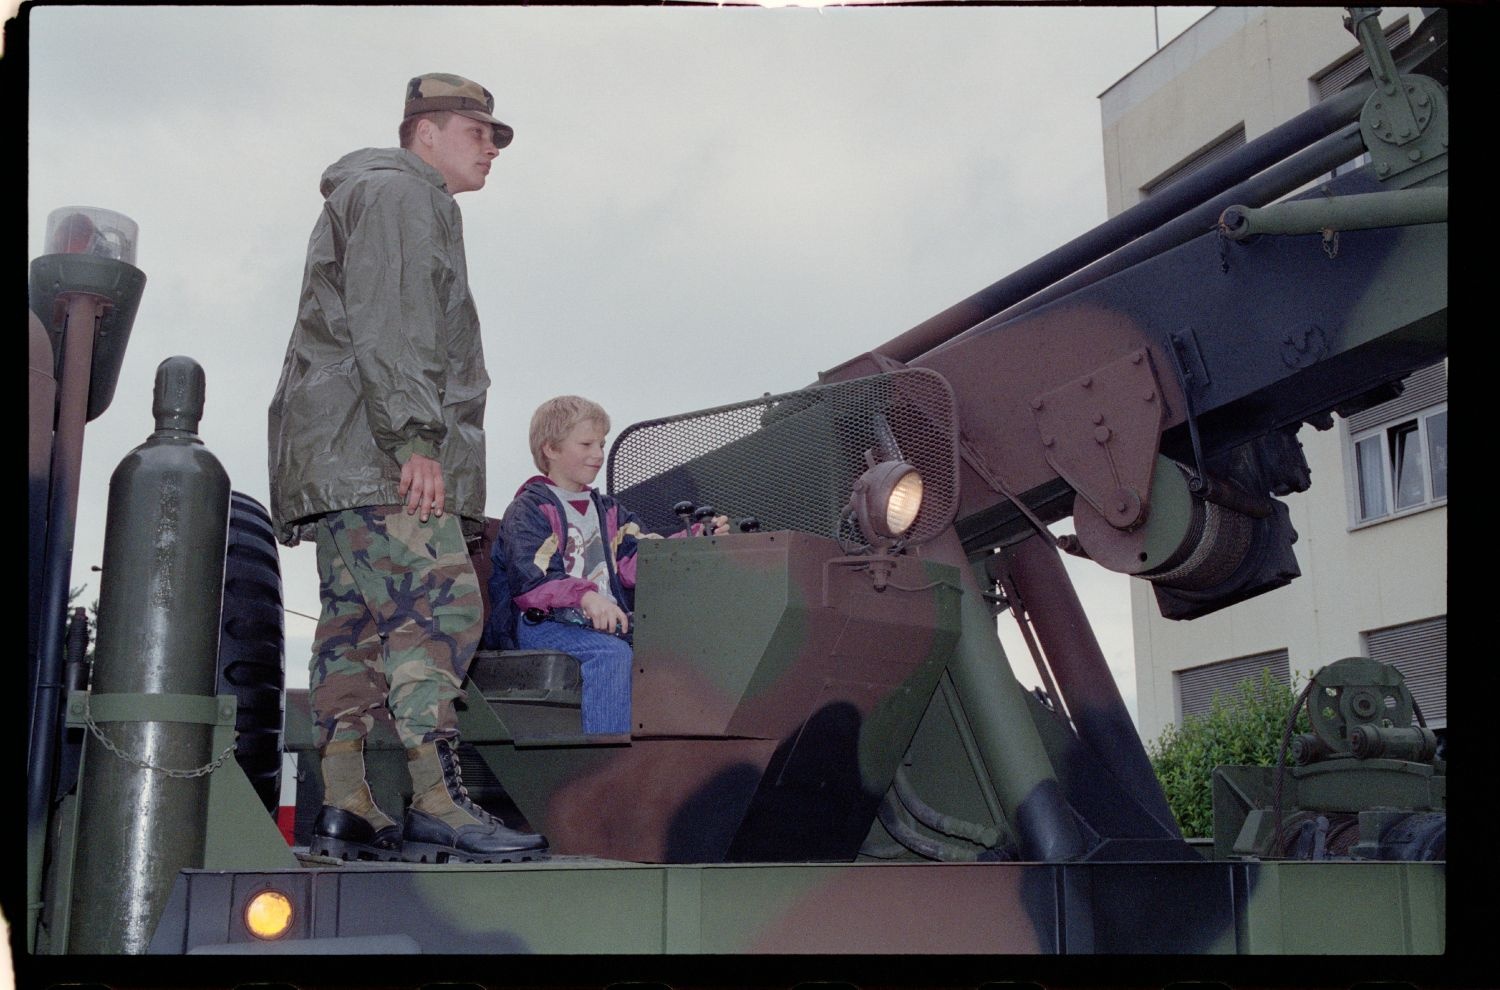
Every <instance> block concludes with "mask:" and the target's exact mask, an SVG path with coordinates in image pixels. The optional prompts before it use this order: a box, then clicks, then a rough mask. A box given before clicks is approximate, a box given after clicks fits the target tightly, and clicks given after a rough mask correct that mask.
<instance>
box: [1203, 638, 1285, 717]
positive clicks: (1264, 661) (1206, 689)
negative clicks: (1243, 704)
mask: <svg viewBox="0 0 1500 990" xmlns="http://www.w3.org/2000/svg"><path fill="white" fill-rule="evenodd" d="M1265 669H1269V670H1270V671H1271V676H1272V677H1274V678H1276V680H1278V681H1280V682H1281V683H1282V684H1290V683H1291V675H1290V667H1289V663H1288V654H1287V651H1286V650H1272V651H1271V652H1269V653H1256V654H1252V655H1251V656H1247V657H1236V658H1234V659H1233V660H1221V661H1219V662H1218V663H1210V664H1205V665H1204V666H1202V667H1193V668H1191V669H1189V670H1179V671H1177V674H1176V681H1177V719H1178V724H1181V722H1182V720H1183V719H1184V718H1187V717H1188V716H1189V715H1207V714H1208V713H1209V712H1210V711H1211V710H1212V709H1213V701H1214V695H1216V694H1221V695H1224V696H1225V697H1226V698H1227V697H1229V696H1231V695H1233V694H1234V693H1235V692H1236V691H1237V690H1238V689H1239V686H1240V682H1242V681H1258V680H1260V672H1261V671H1262V670H1265Z"/></svg>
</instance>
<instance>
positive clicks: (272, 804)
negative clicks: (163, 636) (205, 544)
mask: <svg viewBox="0 0 1500 990" xmlns="http://www.w3.org/2000/svg"><path fill="white" fill-rule="evenodd" d="M282 615H283V614H282V605H281V562H280V557H279V556H278V554H277V551H276V538H275V531H274V530H273V529H272V527H271V516H270V514H269V513H268V512H266V510H265V508H264V507H263V506H262V505H261V504H260V503H259V502H257V501H256V500H255V499H253V498H251V497H250V496H248V495H245V494H243V493H241V492H231V493H230V497H229V539H228V545H227V547H226V550H225V554H224V606H223V610H222V611H221V612H220V617H219V659H218V672H217V684H218V687H217V693H219V694H232V695H234V696H235V698H236V699H237V700H238V702H239V711H238V713H237V715H236V717H235V729H236V732H237V738H236V740H235V751H234V755H235V759H236V761H238V763H239V765H240V768H241V769H242V770H244V772H245V776H246V777H248V778H249V779H250V783H251V785H252V786H254V788H255V791H256V793H257V794H259V795H260V798H261V801H262V802H263V803H264V804H265V806H266V810H267V811H269V812H270V813H271V814H273V815H274V814H276V810H277V808H278V807H279V806H280V804H281V753H282V732H283V728H284V726H285V721H286V633H285V628H284V625H283V618H282Z"/></svg>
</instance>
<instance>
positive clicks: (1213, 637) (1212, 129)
mask: <svg viewBox="0 0 1500 990" xmlns="http://www.w3.org/2000/svg"><path fill="white" fill-rule="evenodd" d="M1343 16H1344V10H1343V8H1336V7H1219V8H1215V9H1214V10H1212V11H1211V12H1210V13H1209V14H1207V15H1206V16H1205V17H1203V18H1202V19H1201V20H1199V21H1198V22H1197V23H1195V24H1194V25H1193V26H1192V27H1190V28H1189V29H1188V30H1187V31H1185V32H1183V33H1182V34H1181V35H1179V36H1178V37H1177V38H1175V39H1174V40H1173V41H1172V42H1171V43H1170V44H1168V45H1166V46H1164V47H1163V48H1162V49H1161V50H1160V51H1158V52H1157V53H1156V54H1155V55H1154V56H1152V58H1150V59H1148V60H1147V61H1146V62H1144V63H1143V64H1142V65H1141V66H1139V67H1138V68H1137V69H1135V70H1134V71H1133V72H1131V73H1130V74H1129V75H1128V76H1126V77H1125V78H1123V79H1121V80H1120V81H1119V82H1118V83H1116V84H1115V85H1114V86H1112V87H1111V88H1110V89H1109V90H1107V91H1106V92H1105V93H1104V94H1102V95H1101V97H1100V103H1101V113H1102V120H1103V131H1104V158H1105V174H1106V187H1107V195H1108V205H1109V212H1110V215H1111V216H1113V215H1115V214H1118V213H1120V212H1122V211H1123V210H1126V209H1128V208H1129V207H1131V206H1134V205H1135V204H1136V203H1138V202H1140V201H1141V200H1143V199H1144V198H1146V197H1148V196H1149V195H1150V194H1151V193H1152V191H1154V190H1156V189H1160V188H1162V187H1163V186H1165V185H1166V184H1167V183H1169V182H1170V181H1172V179H1174V178H1177V177H1180V176H1182V175H1186V174H1189V173H1190V172H1191V171H1192V170H1194V169H1195V168H1197V167H1200V166H1202V165H1204V164H1208V163H1211V162H1213V161H1214V160H1217V159H1218V158H1220V157H1222V156H1223V155H1225V154H1228V153H1229V152H1231V151H1232V150H1233V149H1234V148H1235V147H1238V146H1239V145H1241V144H1243V143H1245V142H1246V141H1253V140H1255V138H1256V137H1258V136H1260V135H1261V134H1264V133H1265V132H1267V131H1269V130H1271V129H1272V128H1274V127H1275V126H1277V125H1278V124H1280V123H1282V122H1283V121H1286V120H1287V119H1289V118H1291V117H1294V116H1296V115H1297V114H1299V113H1301V112H1302V111H1304V110H1306V109H1307V108H1308V107H1310V106H1311V105H1313V104H1314V103H1316V102H1317V101H1318V100H1319V99H1320V93H1325V92H1328V91H1329V90H1330V89H1332V90H1334V91H1336V89H1337V88H1338V87H1339V86H1341V85H1342V84H1343V82H1344V81H1347V79H1348V78H1350V77H1351V76H1353V75H1356V74H1359V73H1360V72H1361V71H1364V70H1363V58H1362V56H1360V55H1359V54H1358V45H1357V43H1356V42H1355V40H1354V37H1353V36H1352V35H1351V34H1349V33H1348V32H1347V31H1345V30H1343V28H1342V25H1341V21H1342V18H1343ZM1422 18H1423V12H1422V10H1421V9H1420V8H1411V7H1394V8H1385V9H1384V11H1383V12H1382V14H1381V24H1382V27H1384V28H1385V29H1386V32H1387V37H1388V38H1390V39H1391V40H1392V42H1393V43H1394V42H1395V41H1397V40H1399V39H1400V38H1403V37H1405V36H1406V35H1407V34H1409V33H1410V32H1412V31H1415V30H1416V29H1417V28H1418V25H1419V24H1420V23H1421V20H1422ZM1298 439H1299V440H1300V441H1301V442H1302V445H1303V450H1304V453H1305V455H1306V458H1307V462H1308V465H1309V467H1310V468H1311V471H1312V488H1311V489H1310V490H1309V491H1307V492H1305V493H1301V494H1294V495H1292V496H1289V497H1288V498H1286V499H1285V501H1286V503H1287V505H1288V508H1289V510H1290V513H1291V520H1292V524H1293V525H1294V527H1295V528H1296V530H1297V532H1298V534H1299V539H1298V541H1297V543H1296V545H1295V548H1294V549H1295V553H1296V556H1297V561H1298V565H1299V567H1300V568H1301V571H1302V576H1301V577H1300V578H1299V579H1297V580H1295V581H1293V582H1292V583H1291V584H1290V585H1289V586H1287V587H1284V588H1280V589H1278V590H1276V591H1272V592H1270V593H1268V594H1265V595H1261V596H1260V597H1258V598H1254V599H1251V600H1249V601H1246V602H1243V603H1241V604H1239V605H1237V606H1233V607H1231V608H1228V609H1225V610H1222V611H1220V612H1217V613H1213V614H1211V615H1208V616H1204V617H1201V618H1198V619H1194V620H1190V621H1169V620H1167V619H1164V618H1162V617H1161V615H1160V613H1159V612H1158V610H1157V607H1156V600H1155V596H1154V595H1153V593H1152V590H1151V587H1150V585H1148V584H1147V583H1146V582H1144V581H1139V580H1132V581H1131V582H1130V584H1131V615H1132V624H1133V629H1134V647H1135V670H1136V673H1135V678H1136V701H1137V712H1136V715H1137V725H1138V728H1139V729H1140V732H1141V735H1142V737H1143V738H1144V739H1147V740H1151V739H1155V738H1157V737H1158V736H1159V735H1160V734H1161V732H1162V729H1163V728H1164V727H1165V726H1166V725H1167V724H1168V723H1178V724H1180V723H1181V721H1182V719H1183V717H1184V715H1188V714H1194V713H1198V712H1202V711H1206V710H1207V708H1208V706H1209V704H1210V701H1211V698H1212V695H1213V693H1214V691H1215V690H1232V688H1233V686H1234V684H1235V683H1237V681H1238V680H1239V679H1241V678H1242V677H1245V676H1256V675H1257V674H1258V673H1259V671H1260V669H1261V668H1263V667H1269V668H1270V669H1272V671H1273V672H1274V673H1275V674H1276V675H1277V676H1278V677H1280V678H1282V679H1288V678H1291V679H1295V680H1297V682H1298V683H1299V684H1300V683H1301V682H1302V681H1304V680H1305V678H1306V677H1307V675H1308V674H1309V673H1311V672H1312V671H1313V670H1315V669H1317V668H1318V667H1320V666H1322V665H1323V664H1325V663H1328V662H1331V661H1333V660H1337V659H1339V658H1341V657H1346V656H1354V655H1367V656H1374V657H1376V659H1381V660H1386V661H1388V662H1392V663H1394V664H1395V665H1396V666H1397V667H1398V668H1400V669H1402V671H1403V673H1405V674H1406V676H1407V678H1408V683H1409V685H1410V686H1411V687H1412V691H1413V694H1414V696H1415V697H1416V699H1417V702H1418V704H1419V706H1421V708H1422V709H1423V713H1424V715H1425V716H1426V718H1427V721H1428V724H1429V725H1431V726H1433V727H1435V728H1441V727H1444V726H1446V721H1447V720H1446V659H1447V618H1446V613H1447V372H1446V365H1445V364H1439V365H1436V366H1434V367H1433V368H1430V369H1426V370H1425V371H1422V372H1419V373H1418V374H1416V375H1414V376H1412V378H1411V379H1409V380H1408V383H1407V388H1406V390H1405V392H1404V393H1403V394H1402V396H1401V397H1400V398H1398V399H1395V400H1393V401H1391V402H1388V403H1385V404H1383V405H1382V406H1379V407H1376V408H1374V409H1371V410H1368V411H1366V412H1364V413H1361V414H1359V415H1357V416H1355V417H1353V418H1352V419H1350V420H1344V419H1342V418H1340V417H1337V416H1335V417H1334V426H1333V428H1332V429H1330V430H1326V431H1317V430H1314V429H1313V428H1312V427H1310V426H1303V427H1302V430H1301V432H1300V433H1299V434H1298Z"/></svg>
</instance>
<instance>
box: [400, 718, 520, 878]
mask: <svg viewBox="0 0 1500 990" xmlns="http://www.w3.org/2000/svg"><path fill="white" fill-rule="evenodd" d="M406 759H407V764H406V768H407V770H409V771H410V772H411V783H412V795H413V797H412V802H411V807H410V808H407V809H406V823H405V828H404V829H403V830H402V842H401V854H402V857H403V858H405V859H406V860H407V861H408V862H412V863H446V862H449V861H456V862H460V863H514V862H517V861H520V860H528V859H545V858H546V857H547V840H546V838H544V837H543V836H540V835H537V834H535V833H532V832H517V831H515V830H514V829H509V828H506V827H505V826H504V825H503V824H501V822H500V820H499V819H497V818H495V817H494V816H493V815H491V814H490V813H489V812H487V811H485V810H484V809H483V808H481V807H479V806H478V805H477V804H475V803H474V802H473V801H471V800H470V799H469V792H468V791H467V790H465V789H464V782H463V777H462V776H461V775H460V771H459V765H458V753H457V752H456V751H455V750H454V748H453V743H451V742H449V740H447V739H439V740H437V741H436V742H430V743H423V744H422V745H420V746H418V747H416V748H415V749H409V750H407V751H406Z"/></svg>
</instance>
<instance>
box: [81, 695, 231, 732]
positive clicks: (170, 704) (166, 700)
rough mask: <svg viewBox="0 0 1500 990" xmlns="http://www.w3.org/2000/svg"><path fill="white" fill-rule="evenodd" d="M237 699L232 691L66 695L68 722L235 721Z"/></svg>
mask: <svg viewBox="0 0 1500 990" xmlns="http://www.w3.org/2000/svg"><path fill="white" fill-rule="evenodd" d="M237 704H238V701H237V700H236V699H235V696H234V695H232V694H221V695H219V696H218V697H216V698H211V697H208V696H206V695H200V694H90V693H89V692H87V691H74V692H72V693H70V694H69V695H68V724H69V725H76V726H84V725H87V724H88V722H89V719H90V718H92V719H93V720H94V721H95V722H192V723H197V724H201V725H234V718H235V710H236V706H237Z"/></svg>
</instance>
